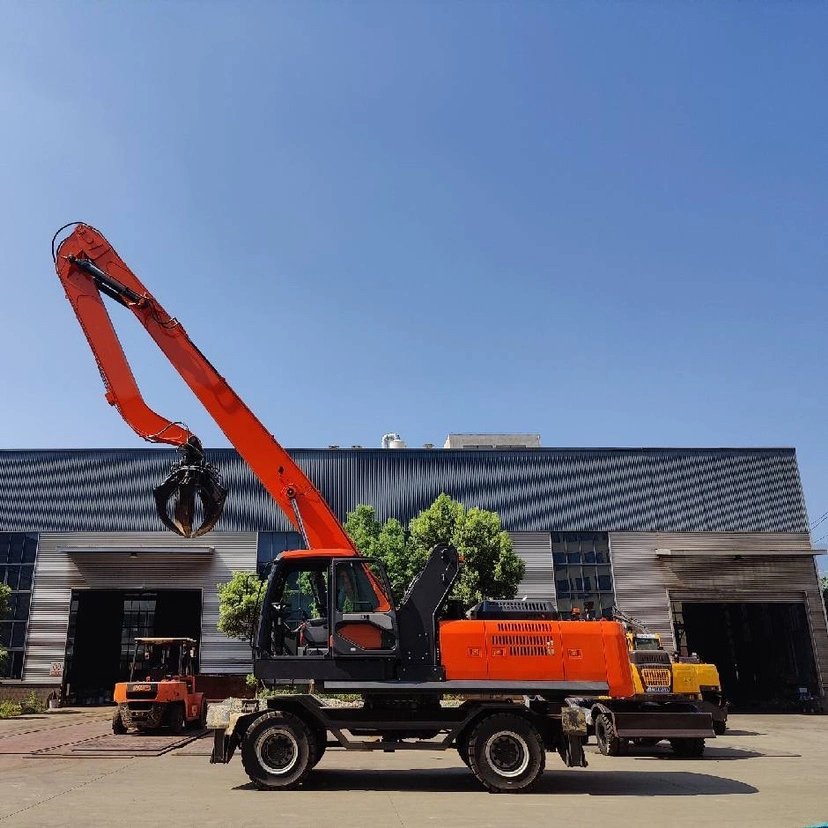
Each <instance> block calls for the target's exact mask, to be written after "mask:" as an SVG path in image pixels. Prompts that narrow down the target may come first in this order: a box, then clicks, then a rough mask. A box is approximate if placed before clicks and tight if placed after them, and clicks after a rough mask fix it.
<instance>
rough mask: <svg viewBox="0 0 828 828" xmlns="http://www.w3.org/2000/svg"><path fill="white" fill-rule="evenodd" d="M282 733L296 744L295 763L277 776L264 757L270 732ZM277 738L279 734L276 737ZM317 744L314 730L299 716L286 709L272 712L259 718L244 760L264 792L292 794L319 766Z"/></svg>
mask: <svg viewBox="0 0 828 828" xmlns="http://www.w3.org/2000/svg"><path fill="white" fill-rule="evenodd" d="M276 730H278V731H281V733H282V734H283V735H284V736H286V737H287V739H288V740H289V741H291V742H292V743H293V749H294V751H295V754H296V758H295V761H294V762H293V764H292V765H291V767H289V768H288V770H287V771H286V772H281V773H273V772H272V770H270V769H269V768H267V767H266V766H265V765H264V764H263V762H262V758H261V749H262V746H263V742H264V743H266V740H267V738H268V731H276ZM273 735H275V734H273ZM316 747H317V741H316V739H315V737H314V734H313V733H312V732H311V730H310V728H309V727H308V726H307V725H306V724H305V722H303V721H302V719H300V718H299V717H298V716H294V715H293V713H288V712H287V711H284V710H271V711H269V712H268V713H265V714H264V715H263V716H259V718H257V719H255V720H254V722H253V723H252V724H251V725H250V727H249V728H248V729H247V732H246V733H245V734H244V739H243V740H242V744H241V758H242V765H243V766H244V770H245V772H246V773H247V775H248V777H250V780H251V781H252V782H253V784H254V785H256V787H257V788H259V789H260V790H270V791H288V790H291V789H292V788H298V787H299V785H301V784H302V783H303V782H304V781H305V778H306V777H307V775H308V774H309V773H310V770H311V768H312V767H313V766H314V765H315V764H316Z"/></svg>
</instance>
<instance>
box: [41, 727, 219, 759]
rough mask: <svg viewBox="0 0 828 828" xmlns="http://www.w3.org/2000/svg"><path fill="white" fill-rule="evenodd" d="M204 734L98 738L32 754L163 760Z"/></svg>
mask: <svg viewBox="0 0 828 828" xmlns="http://www.w3.org/2000/svg"><path fill="white" fill-rule="evenodd" d="M203 734H204V731H202V730H198V731H193V732H192V733H188V734H186V735H177V736H176V735H172V734H162V735H145V734H142V733H125V734H123V735H115V734H114V733H110V734H107V735H105V736H97V737H95V738H93V739H85V740H84V741H81V742H75V743H73V744H67V745H60V746H58V747H53V748H46V749H44V750H37V751H34V752H32V753H31V754H30V756H33V757H50V758H55V757H66V758H71V757H84V758H88V759H94V758H105V757H124V758H135V757H140V756H160V755H161V754H162V753H168V752H169V751H171V750H175V749H176V748H180V747H183V746H184V745H186V744H188V743H190V742H192V741H193V740H194V739H197V738H198V737H199V736H202V735H203Z"/></svg>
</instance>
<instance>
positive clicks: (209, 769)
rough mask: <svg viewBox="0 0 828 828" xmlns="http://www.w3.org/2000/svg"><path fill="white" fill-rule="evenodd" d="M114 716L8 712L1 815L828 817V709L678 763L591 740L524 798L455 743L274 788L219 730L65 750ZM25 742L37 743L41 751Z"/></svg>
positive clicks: (498, 824) (743, 727) (100, 821)
mask: <svg viewBox="0 0 828 828" xmlns="http://www.w3.org/2000/svg"><path fill="white" fill-rule="evenodd" d="M110 717H111V708H109V709H106V708H103V709H98V710H91V711H89V710H87V711H79V712H71V711H70V712H66V711H56V712H54V713H49V714H44V715H43V716H41V717H31V718H29V719H27V720H25V721H24V720H22V719H13V720H4V721H0V825H5V824H8V825H14V826H47V825H48V826H63V825H66V826H77V825H83V826H104V825H105V826H112V825H118V826H124V828H129V827H130V826H133V825H134V826H138V825H146V824H147V823H148V822H149V823H151V822H156V821H163V822H165V823H173V822H174V823H176V824H177V825H180V826H189V825H193V826H196V825H197V826H200V828H201V826H204V828H207V826H230V825H232V826H260V825H261V826H265V825H267V826H272V825H273V824H274V823H283V824H285V823H286V824H291V825H303V826H305V825H310V826H313V828H325V827H326V826H332V828H333V826H336V828H351V826H353V827H354V828H356V826H359V828H366V826H378V825H382V826H406V827H407V828H408V826H411V827H412V828H419V826H427V825H428V826H433V825H447V826H448V825H450V826H457V828H465V826H469V828H471V826H474V828H486V827H487V826H493V828H504V826H535V825H537V826H547V825H551V824H560V825H566V826H570V827H574V826H580V825H596V824H597V825H602V826H607V825H620V826H627V825H629V826H638V825H642V824H648V823H649V824H663V823H667V824H669V825H670V828H679V827H680V826H699V825H717V826H721V825H751V826H773V828H785V827H786V826H791V828H805V826H810V825H816V824H820V823H822V822H828V785H826V776H828V717H826V716H797V715H778V716H772V715H763V716H759V715H734V716H732V717H731V722H730V724H731V729H730V731H729V732H728V734H726V735H725V736H723V737H719V738H718V739H715V740H712V741H711V742H709V744H708V749H707V752H706V755H705V757H704V758H702V759H699V760H685V759H677V758H675V757H673V756H672V754H671V753H670V751H669V748H668V747H666V746H664V747H662V746H657V747H656V748H652V749H649V750H648V751H644V750H639V751H637V752H635V753H633V754H631V755H630V756H625V757H615V758H608V757H604V756H601V755H599V754H598V753H597V751H596V748H595V747H594V745H591V746H590V747H589V748H588V759H589V763H590V767H588V768H585V769H567V768H565V767H564V766H563V763H562V762H561V761H560V759H559V758H558V757H557V756H556V755H554V754H549V755H548V756H547V772H546V774H545V775H544V777H543V780H542V782H541V784H540V786H539V788H538V789H537V790H536V791H535V792H533V793H531V794H519V795H492V794H488V793H486V792H484V791H483V790H482V789H481V788H480V786H479V784H478V783H477V781H476V780H475V778H474V777H473V776H472V774H471V773H470V771H468V770H467V769H466V767H465V766H464V765H463V764H462V763H461V762H460V760H459V758H458V757H457V756H456V754H455V753H454V752H445V753H437V752H435V753H421V752H399V753H395V754H383V753H378V754H365V753H346V752H345V751H340V750H329V751H328V752H327V753H326V754H325V757H324V759H323V760H322V762H321V763H320V765H319V766H318V767H317V768H316V769H315V770H314V771H313V772H312V773H311V775H310V777H309V778H308V781H307V782H306V784H305V786H304V787H303V788H302V789H300V790H297V791H288V792H279V793H274V792H265V791H258V790H256V789H255V788H254V787H253V786H252V785H251V784H250V783H249V780H248V779H247V777H246V775H245V773H244V771H243V769H242V766H241V762H240V761H239V758H238V756H236V757H234V758H233V760H232V762H231V763H230V764H229V765H227V766H220V765H218V766H213V765H210V764H209V761H208V756H209V752H210V740H209V738H203V739H196V740H194V741H190V742H188V743H186V744H182V745H181V746H179V747H176V748H173V749H171V750H168V751H167V752H165V753H161V754H160V755H152V756H146V755H144V756H123V755H117V754H116V755H112V756H108V757H107V758H103V757H100V758H96V757H95V756H94V755H93V756H91V757H90V756H89V755H84V753H83V752H75V753H72V751H70V750H68V749H67V747H66V746H67V745H69V744H71V742H67V741H66V740H67V738H68V739H73V738H79V739H80V740H81V741H84V740H86V741H87V742H88V743H91V742H94V740H95V739H96V738H101V737H106V739H110V742H108V744H111V737H109V735H108V734H109V720H110ZM119 738H123V739H133V740H137V741H139V742H140V741H141V739H143V738H156V737H140V736H127V737H119ZM21 739H23V740H25V739H29V740H30V745H31V750H29V751H28V752H26V750H25V744H24V743H22V742H21ZM47 745H51V746H52V747H51V749H50V748H48V747H46V746H47ZM57 746H62V747H61V750H60V755H55V754H54V750H53V749H54V748H55V747H57ZM10 747H15V750H14V751H12V750H9V749H8V748H10ZM50 751H51V753H50ZM134 752H136V753H137V752H138V749H137V747H136V749H135V751H134Z"/></svg>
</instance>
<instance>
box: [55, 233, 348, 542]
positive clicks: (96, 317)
mask: <svg viewBox="0 0 828 828" xmlns="http://www.w3.org/2000/svg"><path fill="white" fill-rule="evenodd" d="M69 226H71V225H66V227H69ZM63 229H65V228H61V230H63ZM61 230H59V231H58V233H60V232H61ZM56 238H57V234H56ZM53 254H54V258H55V269H56V271H57V275H58V277H59V278H60V281H61V283H62V284H63V287H64V290H65V291H66V297H67V299H68V300H69V302H70V304H71V305H72V308H73V310H74V312H75V315H76V316H77V318H78V321H79V322H80V325H81V328H82V329H83V332H84V334H85V335H86V339H87V341H88V342H89V346H90V347H91V348H92V352H93V354H94V355H95V360H96V361H97V363H98V369H99V371H100V373H101V378H102V379H103V382H104V386H105V388H106V399H107V401H108V402H109V403H110V405H113V406H115V408H117V409H118V411H119V413H120V414H121V416H122V417H123V418H124V420H125V421H126V422H127V423H128V424H129V426H130V427H131V428H132V429H133V430H134V431H135V432H136V433H137V434H138V435H139V436H141V437H143V438H144V439H145V440H148V441H150V442H154V443H166V444H169V445H173V446H177V447H179V448H180V449H182V451H183V452H184V460H183V461H182V463H181V466H180V468H179V474H178V476H177V478H176V479H175V480H174V481H173V483H174V484H175V485H174V486H172V485H165V486H161V487H159V489H158V490H156V496H157V498H159V497H163V496H164V495H166V494H169V493H170V492H171V489H172V488H176V487H177V488H178V489H179V490H180V491H179V493H178V494H179V501H180V503H183V502H184V501H183V500H182V498H185V499H186V497H187V496H189V498H190V500H191V501H192V498H193V493H194V491H197V493H198V495H199V496H200V497H201V499H202V501H203V502H204V505H205V514H206V515H207V512H209V511H210V507H212V513H211V514H209V515H207V516H206V518H205V521H206V522H205V526H202V527H201V528H200V529H199V530H197V531H195V532H192V531H191V529H190V527H189V525H187V519H189V516H187V519H181V518H182V511H181V510H183V512H186V511H187V509H186V508H185V507H179V510H177V514H176V518H178V519H174V520H170V519H169V517H167V519H165V515H164V514H163V513H162V508H161V504H160V503H159V516H160V517H161V519H162V521H164V523H165V524H166V525H168V526H169V527H170V528H171V529H173V530H174V531H177V532H178V533H179V534H183V535H194V534H203V532H204V531H208V530H209V528H212V525H213V524H215V522H216V520H217V519H218V514H219V513H220V511H221V508H222V506H223V500H224V494H225V493H224V490H223V489H221V486H220V481H219V479H218V476H217V474H215V470H214V469H213V467H212V466H210V465H209V464H207V463H206V461H205V460H204V456H203V450H202V448H201V443H200V441H199V440H198V438H196V437H195V436H194V435H192V434H191V433H190V432H189V431H188V430H187V429H186V428H185V427H183V426H182V425H181V423H180V422H178V421H173V420H169V419H167V418H166V417H162V416H161V415H159V414H157V413H156V412H155V411H153V410H152V409H151V408H150V407H149V406H148V405H147V404H146V402H144V399H143V397H142V396H141V392H140V390H139V389H138V385H137V383H136V381H135V377H134V375H133V373H132V369H131V368H130V366H129V362H128V360H127V358H126V355H125V354H124V350H123V347H122V345H121V343H120V341H119V339H118V336H117V334H116V332H115V328H114V327H113V324H112V320H111V319H110V316H109V313H108V311H107V309H106V306H105V305H104V302H103V298H102V295H101V294H105V295H106V296H109V297H110V298H112V299H114V300H115V301H116V302H118V303H120V304H121V305H123V306H124V307H126V308H128V309H129V310H130V311H132V313H133V314H134V315H135V317H136V318H137V319H138V321H139V322H140V323H141V325H143V327H144V328H145V329H146V331H147V332H148V333H149V335H150V336H151V337H152V339H153V340H154V341H155V343H156V344H157V345H158V347H159V348H160V349H161V351H162V352H163V353H164V354H165V355H166V357H167V358H168V359H169V361H170V362H171V363H172V365H173V367H174V368H175V369H176V370H177V371H178V373H179V374H180V375H181V377H182V379H183V380H184V382H186V383H187V385H188V386H189V387H190V389H191V390H192V391H193V393H194V394H195V395H196V397H198V399H199V400H200V401H201V404H202V405H203V406H204V408H205V409H206V410H207V412H208V413H209V414H210V416H211V417H212V418H213V420H215V422H216V424H217V425H218V426H219V428H221V430H222V431H223V432H224V434H225V435H226V436H227V439H228V440H229V441H230V444H231V445H233V446H235V448H236V450H237V451H238V452H239V454H240V455H241V457H242V458H243V459H244V460H245V461H246V462H247V464H248V465H249V466H250V468H251V469H252V471H253V473H254V474H255V475H256V476H257V477H258V478H259V480H260V481H261V482H262V485H263V486H264V487H265V489H266V490H267V491H268V492H269V493H270V495H271V496H272V497H273V499H274V500H275V501H276V503H277V504H278V506H279V507H280V508H281V509H282V511H283V512H284V513H285V514H286V515H287V516H288V518H289V519H290V520H291V522H292V523H293V525H294V526H295V527H296V529H297V530H298V531H299V532H300V533H301V534H302V536H303V537H304V538H305V541H306V543H307V545H308V547H309V548H311V549H314V548H327V549H337V550H341V554H342V555H343V556H350V555H356V554H357V552H356V549H355V547H354V545H353V543H352V542H351V540H350V538H349V537H348V535H347V534H346V532H345V530H344V529H343V527H342V525H341V524H340V523H339V521H338V520H337V518H336V515H334V513H333V512H332V510H331V508H330V506H328V504H327V503H326V502H325V500H324V499H323V498H322V496H321V494H320V493H319V492H318V491H317V489H316V487H315V486H314V485H313V484H312V483H311V481H310V480H309V479H308V477H307V476H306V475H305V473H304V472H303V471H302V470H301V469H300V468H299V466H298V465H297V464H296V463H295V462H294V461H293V459H292V458H291V457H290V455H289V454H288V453H287V452H286V451H285V449H284V448H282V446H281V445H280V444H279V443H278V442H277V441H276V439H275V438H274V437H273V435H272V434H270V433H269V432H268V430H267V429H266V428H265V427H264V426H263V425H262V423H261V422H260V421H259V419H258V418H257V417H256V415H255V414H253V412H252V411H251V410H250V409H249V408H248V407H247V406H246V405H245V403H244V402H243V401H242V400H241V398H240V397H239V396H238V395H237V394H236V392H235V391H233V389H232V388H231V387H230V385H229V384H228V383H227V381H226V380H225V379H224V378H223V377H222V376H221V374H219V372H218V371H217V370H216V369H215V368H214V367H213V365H212V364H211V363H210V361H209V360H208V359H207V357H205V356H204V354H202V353H201V351H200V350H199V349H198V348H197V347H196V346H195V345H194V344H193V342H192V341H191V340H190V338H189V336H188V335H187V332H186V331H185V330H184V327H183V326H182V325H181V323H180V322H179V321H178V320H177V319H175V318H174V317H172V316H170V315H169V314H168V313H167V312H166V311H165V310H164V308H163V307H161V304H160V303H159V302H158V300H157V299H155V297H154V296H152V294H151V293H150V292H149V291H148V290H147V288H146V287H145V286H144V285H143V284H142V282H141V281H140V280H139V279H138V277H137V276H136V275H135V274H134V273H133V272H132V271H131V270H130V269H129V267H127V265H126V264H125V263H124V261H123V260H122V259H121V258H120V256H119V255H118V254H117V253H116V252H115V249H114V248H113V247H112V245H111V244H110V243H109V242H108V241H107V240H106V239H105V238H104V236H103V235H102V234H101V233H100V232H98V231H97V230H96V229H95V228H94V227H91V226H89V225H88V224H83V223H77V224H76V225H75V226H74V229H73V230H72V231H71V233H70V234H69V235H68V236H67V237H66V238H65V239H64V240H63V241H62V242H61V243H60V244H59V246H58V248H57V250H56V251H53ZM188 487H189V488H188ZM187 492H189V495H187Z"/></svg>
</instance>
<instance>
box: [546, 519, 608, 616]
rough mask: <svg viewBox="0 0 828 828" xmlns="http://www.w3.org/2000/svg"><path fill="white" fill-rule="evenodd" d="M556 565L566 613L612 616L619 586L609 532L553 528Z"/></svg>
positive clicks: (560, 600)
mask: <svg viewBox="0 0 828 828" xmlns="http://www.w3.org/2000/svg"><path fill="white" fill-rule="evenodd" d="M552 569H553V572H554V574H555V592H556V593H557V596H558V610H559V611H560V612H561V614H562V617H564V618H568V617H581V618H588V619H592V618H612V609H613V607H614V606H615V589H614V587H613V583H612V566H611V565H610V551H609V535H608V534H607V533H606V532H553V533H552Z"/></svg>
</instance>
